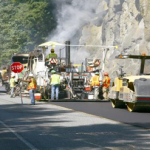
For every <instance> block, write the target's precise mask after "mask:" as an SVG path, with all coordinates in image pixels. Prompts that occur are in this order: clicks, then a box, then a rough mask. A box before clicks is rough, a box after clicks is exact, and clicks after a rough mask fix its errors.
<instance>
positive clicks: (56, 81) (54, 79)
mask: <svg viewBox="0 0 150 150" xmlns="http://www.w3.org/2000/svg"><path fill="white" fill-rule="evenodd" d="M57 84H60V75H58V74H53V75H52V76H51V85H57Z"/></svg>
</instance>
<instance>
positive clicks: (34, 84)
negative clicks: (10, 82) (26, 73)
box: [28, 78, 37, 90]
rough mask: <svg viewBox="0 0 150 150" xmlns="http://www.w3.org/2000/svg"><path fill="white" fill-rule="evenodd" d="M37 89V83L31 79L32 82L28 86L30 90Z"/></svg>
mask: <svg viewBox="0 0 150 150" xmlns="http://www.w3.org/2000/svg"><path fill="white" fill-rule="evenodd" d="M36 88H37V82H36V80H35V79H34V78H31V82H30V83H29V85H28V90H31V89H36Z"/></svg>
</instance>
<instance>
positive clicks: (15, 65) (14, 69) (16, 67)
mask: <svg viewBox="0 0 150 150" xmlns="http://www.w3.org/2000/svg"><path fill="white" fill-rule="evenodd" d="M10 68H11V71H12V72H14V73H17V74H18V73H20V72H22V70H23V64H21V63H20V62H14V63H13V64H11V66H10ZM19 86H20V84H19ZM20 96H21V103H22V104H23V100H22V93H21V86H20Z"/></svg>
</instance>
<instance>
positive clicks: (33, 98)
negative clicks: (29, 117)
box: [29, 89, 35, 105]
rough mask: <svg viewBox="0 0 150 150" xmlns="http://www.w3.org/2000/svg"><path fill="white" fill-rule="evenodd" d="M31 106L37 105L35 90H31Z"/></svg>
mask: <svg viewBox="0 0 150 150" xmlns="http://www.w3.org/2000/svg"><path fill="white" fill-rule="evenodd" d="M29 94H30V99H31V104H33V105H34V104H35V97H34V89H31V90H29Z"/></svg>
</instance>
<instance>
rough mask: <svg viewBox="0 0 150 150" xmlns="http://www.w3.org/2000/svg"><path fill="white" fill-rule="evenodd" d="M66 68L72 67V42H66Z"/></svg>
mask: <svg viewBox="0 0 150 150" xmlns="http://www.w3.org/2000/svg"><path fill="white" fill-rule="evenodd" d="M65 44H66V66H68V67H70V41H66V43H65Z"/></svg>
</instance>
